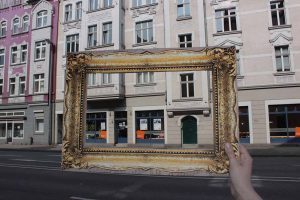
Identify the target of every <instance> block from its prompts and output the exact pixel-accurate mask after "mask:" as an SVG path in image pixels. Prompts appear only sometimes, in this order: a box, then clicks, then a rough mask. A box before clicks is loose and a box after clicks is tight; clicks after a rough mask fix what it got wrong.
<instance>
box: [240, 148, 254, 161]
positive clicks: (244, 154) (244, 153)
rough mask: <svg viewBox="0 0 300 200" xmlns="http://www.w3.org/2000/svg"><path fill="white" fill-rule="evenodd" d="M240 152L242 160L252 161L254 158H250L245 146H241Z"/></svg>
mask: <svg viewBox="0 0 300 200" xmlns="http://www.w3.org/2000/svg"><path fill="white" fill-rule="evenodd" d="M239 147H240V148H239V150H240V156H241V159H242V160H250V161H251V160H252V157H251V156H250V154H249V152H248V150H247V149H246V147H245V146H243V145H239Z"/></svg>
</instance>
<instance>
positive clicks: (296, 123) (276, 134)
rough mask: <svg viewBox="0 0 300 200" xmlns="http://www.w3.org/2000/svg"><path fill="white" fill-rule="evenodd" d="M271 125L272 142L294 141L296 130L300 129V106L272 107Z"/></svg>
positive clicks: (270, 107)
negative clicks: (289, 139)
mask: <svg viewBox="0 0 300 200" xmlns="http://www.w3.org/2000/svg"><path fill="white" fill-rule="evenodd" d="M269 123H270V136H271V142H276V140H277V141H278V140H279V141H280V140H282V139H288V138H291V139H293V138H294V137H295V128H296V127H300V104H290V105H270V106H269Z"/></svg>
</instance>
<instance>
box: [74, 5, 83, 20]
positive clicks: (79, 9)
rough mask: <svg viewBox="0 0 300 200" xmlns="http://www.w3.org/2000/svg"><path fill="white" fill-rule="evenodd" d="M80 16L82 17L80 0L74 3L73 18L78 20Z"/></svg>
mask: <svg viewBox="0 0 300 200" xmlns="http://www.w3.org/2000/svg"><path fill="white" fill-rule="evenodd" d="M81 18H82V2H81V1H79V2H77V3H76V10H75V20H80V19H81Z"/></svg>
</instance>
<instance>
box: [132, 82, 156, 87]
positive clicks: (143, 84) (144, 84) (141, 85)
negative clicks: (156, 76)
mask: <svg viewBox="0 0 300 200" xmlns="http://www.w3.org/2000/svg"><path fill="white" fill-rule="evenodd" d="M145 86H156V83H137V84H135V85H134V87H145Z"/></svg>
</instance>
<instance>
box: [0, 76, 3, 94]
mask: <svg viewBox="0 0 300 200" xmlns="http://www.w3.org/2000/svg"><path fill="white" fill-rule="evenodd" d="M2 94H3V79H0V95H2Z"/></svg>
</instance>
